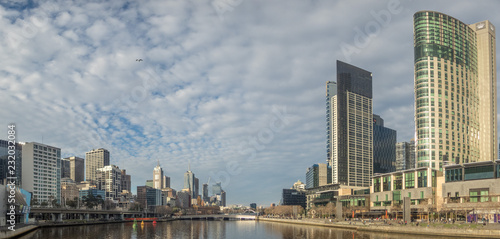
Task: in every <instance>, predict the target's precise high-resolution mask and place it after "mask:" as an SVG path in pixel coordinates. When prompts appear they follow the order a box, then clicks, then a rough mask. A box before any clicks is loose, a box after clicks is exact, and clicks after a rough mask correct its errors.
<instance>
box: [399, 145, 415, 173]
mask: <svg viewBox="0 0 500 239" xmlns="http://www.w3.org/2000/svg"><path fill="white" fill-rule="evenodd" d="M412 168H415V141H413V140H412V141H411V142H399V143H396V171H401V170H407V169H412Z"/></svg>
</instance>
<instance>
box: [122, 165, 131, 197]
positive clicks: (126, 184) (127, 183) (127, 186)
mask: <svg viewBox="0 0 500 239" xmlns="http://www.w3.org/2000/svg"><path fill="white" fill-rule="evenodd" d="M121 180H122V191H123V190H127V191H128V192H131V191H130V190H131V188H132V179H131V178H130V175H128V174H127V170H126V169H122V176H121Z"/></svg>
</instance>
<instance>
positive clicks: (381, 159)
mask: <svg viewBox="0 0 500 239" xmlns="http://www.w3.org/2000/svg"><path fill="white" fill-rule="evenodd" d="M395 166H396V130H393V129H389V128H386V127H384V121H383V119H382V118H380V116H378V115H373V173H390V172H394V171H396V167H395Z"/></svg>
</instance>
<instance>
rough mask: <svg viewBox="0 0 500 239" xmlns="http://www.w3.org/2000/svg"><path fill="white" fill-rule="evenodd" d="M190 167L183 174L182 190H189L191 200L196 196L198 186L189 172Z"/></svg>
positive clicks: (192, 174)
mask: <svg viewBox="0 0 500 239" xmlns="http://www.w3.org/2000/svg"><path fill="white" fill-rule="evenodd" d="M190 168H191V167H189V169H188V171H187V172H185V173H184V189H187V190H189V193H190V196H191V199H193V198H196V197H197V196H198V192H197V191H196V190H197V189H198V186H197V185H195V184H196V182H195V181H196V180H197V178H196V177H195V176H194V173H193V172H191V169H190Z"/></svg>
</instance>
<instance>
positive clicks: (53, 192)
mask: <svg viewBox="0 0 500 239" xmlns="http://www.w3.org/2000/svg"><path fill="white" fill-rule="evenodd" d="M22 155H23V158H22V160H23V162H22V165H23V175H22V183H23V189H25V190H26V191H28V192H32V193H33V200H35V198H36V201H38V203H42V202H47V203H48V204H49V205H51V200H54V199H55V200H57V203H61V149H60V148H56V147H53V146H50V145H46V144H41V143H36V142H30V143H24V145H23V146H22Z"/></svg>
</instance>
